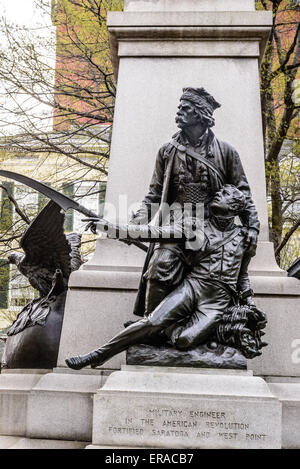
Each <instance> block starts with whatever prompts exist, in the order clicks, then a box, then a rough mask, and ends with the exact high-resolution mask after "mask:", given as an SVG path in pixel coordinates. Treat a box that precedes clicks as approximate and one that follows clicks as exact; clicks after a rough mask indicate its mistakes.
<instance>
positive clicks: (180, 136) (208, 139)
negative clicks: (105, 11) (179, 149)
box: [172, 128, 215, 158]
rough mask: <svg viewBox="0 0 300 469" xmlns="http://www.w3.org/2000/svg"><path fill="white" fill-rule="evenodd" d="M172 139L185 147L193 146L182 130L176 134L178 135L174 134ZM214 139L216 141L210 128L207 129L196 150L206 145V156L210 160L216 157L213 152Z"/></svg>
mask: <svg viewBox="0 0 300 469" xmlns="http://www.w3.org/2000/svg"><path fill="white" fill-rule="evenodd" d="M172 138H173V139H174V140H176V141H177V142H179V143H181V144H182V145H185V146H187V145H191V143H190V142H189V140H188V138H187V136H186V135H185V133H184V131H182V130H180V131H179V132H176V134H174V135H173V137H172ZM214 139H215V134H214V133H213V131H212V130H211V129H210V128H209V129H207V131H206V132H205V134H204V135H202V136H201V137H200V139H199V140H198V142H197V145H196V147H194V148H199V147H200V146H201V145H202V144H204V145H205V146H206V156H207V157H208V158H214V156H215V155H214V154H213V150H212V143H213V141H214Z"/></svg>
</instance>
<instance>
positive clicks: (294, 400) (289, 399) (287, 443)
mask: <svg viewBox="0 0 300 469" xmlns="http://www.w3.org/2000/svg"><path fill="white" fill-rule="evenodd" d="M269 388H270V390H271V392H272V393H273V394H274V396H276V397H277V398H278V399H279V401H280V402H281V403H282V448H284V449H299V448H300V383H293V382H286V383H284V382H277V383H276V382H272V383H269Z"/></svg>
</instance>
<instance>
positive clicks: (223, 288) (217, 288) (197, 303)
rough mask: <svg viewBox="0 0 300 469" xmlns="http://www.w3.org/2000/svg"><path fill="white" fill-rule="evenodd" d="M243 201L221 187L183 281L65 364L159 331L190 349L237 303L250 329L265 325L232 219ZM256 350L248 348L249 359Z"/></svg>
mask: <svg viewBox="0 0 300 469" xmlns="http://www.w3.org/2000/svg"><path fill="white" fill-rule="evenodd" d="M245 203H246V200H245V196H244V194H243V193H242V192H241V191H240V190H238V189H237V188H236V187H235V186H232V185H225V186H224V187H223V188H222V189H220V191H219V192H217V193H216V195H215V197H214V199H213V201H212V204H211V213H212V215H211V217H210V218H209V219H208V220H207V221H205V223H204V242H203V245H202V247H201V249H199V250H198V251H196V252H195V251H193V255H192V256H191V257H192V259H191V267H190V270H189V271H188V273H187V275H186V277H185V279H184V280H183V282H182V283H181V284H180V285H179V286H178V287H177V288H176V289H174V290H173V291H172V292H171V293H170V294H169V295H168V296H167V297H166V298H165V299H164V300H163V301H162V302H161V303H160V304H159V305H158V306H157V307H156V308H155V309H154V311H153V312H152V313H151V314H149V315H148V316H147V317H144V318H143V319H141V320H139V321H137V322H135V323H133V324H131V325H130V326H128V327H127V328H126V329H124V330H123V331H121V332H120V333H118V334H117V335H116V336H115V337H113V338H112V339H111V340H110V341H109V342H107V343H106V344H104V345H102V346H101V347H100V348H99V349H97V350H94V351H92V352H90V353H88V354H86V355H80V356H75V357H71V358H68V359H66V363H67V365H68V366H69V367H70V368H73V369H75V370H79V369H81V368H83V367H85V366H88V365H91V367H92V368H94V367H97V366H100V365H102V364H103V363H105V362H106V361H107V360H109V359H110V358H112V357H113V356H114V355H116V354H118V353H120V352H123V351H124V350H126V349H127V348H128V347H129V346H131V345H133V344H138V343H143V341H145V340H147V342H148V343H149V339H150V340H151V338H152V337H155V336H156V335H158V334H161V333H165V334H166V341H167V340H170V341H171V342H172V344H173V345H174V346H175V347H176V348H177V349H179V350H188V349H191V348H194V347H196V346H198V345H200V344H203V343H205V342H207V341H208V340H210V339H211V337H213V336H214V334H216V332H217V327H218V324H219V323H220V322H222V317H223V315H224V314H225V313H226V312H228V311H229V310H230V306H232V304H236V302H237V301H239V302H242V304H243V305H245V306H246V307H248V310H250V311H252V312H253V317H254V318H256V321H255V327H256V326H257V325H258V328H262V327H264V326H265V324H266V317H265V314H264V313H263V312H262V311H260V310H259V309H258V308H256V306H255V305H254V302H253V299H252V291H251V289H250V283H249V277H248V273H247V268H248V264H249V262H250V259H251V254H249V250H248V244H247V242H246V239H247V233H246V229H245V227H242V226H237V225H235V223H234V217H235V216H237V215H238V214H239V213H240V212H241V211H242V210H243V209H244V207H245ZM146 228H147V227H145V226H144V225H142V226H135V227H134V229H135V230H136V233H137V231H138V230H140V233H141V238H140V239H143V240H145V233H146V232H147V229H146ZM150 231H151V229H150V228H149V233H150ZM238 299H239V300H238ZM245 306H244V308H245ZM246 309H247V308H246ZM248 332H250V330H249V331H248ZM260 353H261V352H259V351H258V350H253V353H252V357H253V356H255V355H259V354H260Z"/></svg>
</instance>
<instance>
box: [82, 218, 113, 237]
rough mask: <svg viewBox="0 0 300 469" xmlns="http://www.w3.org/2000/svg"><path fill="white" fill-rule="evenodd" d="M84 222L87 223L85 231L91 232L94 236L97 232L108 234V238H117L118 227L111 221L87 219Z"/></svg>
mask: <svg viewBox="0 0 300 469" xmlns="http://www.w3.org/2000/svg"><path fill="white" fill-rule="evenodd" d="M82 221H87V222H88V224H87V225H86V227H85V229H84V231H88V230H91V232H92V233H93V234H97V231H101V233H106V234H107V236H108V237H110V236H112V237H115V233H116V230H117V226H116V225H114V224H113V223H110V222H109V221H106V220H103V218H85V219H83V220H82Z"/></svg>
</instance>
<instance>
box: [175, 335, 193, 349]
mask: <svg viewBox="0 0 300 469" xmlns="http://www.w3.org/2000/svg"><path fill="white" fill-rule="evenodd" d="M192 346H193V338H192V337H189V336H188V335H185V334H182V335H180V336H179V337H178V338H177V339H176V341H175V347H176V348H178V350H188V349H190V348H191V347H192Z"/></svg>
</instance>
